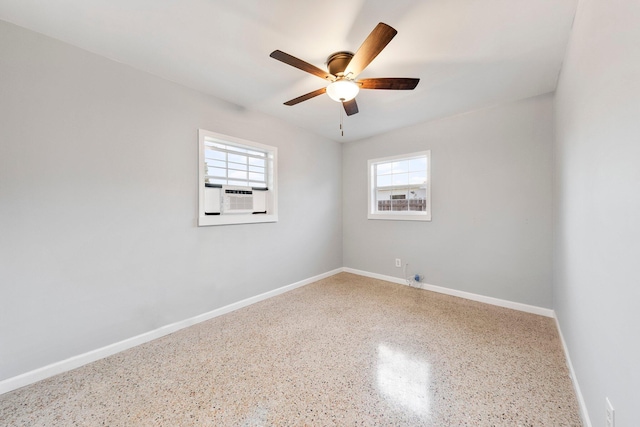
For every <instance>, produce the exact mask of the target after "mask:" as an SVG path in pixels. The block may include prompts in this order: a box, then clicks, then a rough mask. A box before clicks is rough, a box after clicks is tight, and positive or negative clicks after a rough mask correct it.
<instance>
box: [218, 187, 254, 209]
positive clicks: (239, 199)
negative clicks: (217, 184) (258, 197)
mask: <svg viewBox="0 0 640 427" xmlns="http://www.w3.org/2000/svg"><path fill="white" fill-rule="evenodd" d="M221 210H222V214H223V215H225V214H252V213H253V212H254V211H253V190H252V189H251V187H238V186H226V185H223V186H222V209H221Z"/></svg>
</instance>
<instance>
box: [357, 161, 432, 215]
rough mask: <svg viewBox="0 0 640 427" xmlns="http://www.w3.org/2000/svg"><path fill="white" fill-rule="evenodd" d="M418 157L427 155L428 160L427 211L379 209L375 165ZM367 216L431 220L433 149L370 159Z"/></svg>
mask: <svg viewBox="0 0 640 427" xmlns="http://www.w3.org/2000/svg"><path fill="white" fill-rule="evenodd" d="M416 157H426V160H427V177H426V178H427V180H426V183H425V187H426V195H425V199H426V210H425V211H378V208H377V203H376V202H377V199H376V197H375V192H376V190H377V187H376V177H375V167H374V166H375V165H377V164H379V163H388V162H391V161H396V160H409V159H414V158H416ZM367 177H368V180H367V186H368V192H367V194H368V196H367V218H368V219H382V220H395V221H431V150H426V151H419V152H416V153H410V154H400V155H397V156H390V157H383V158H379V159H370V160H369V161H368V162H367Z"/></svg>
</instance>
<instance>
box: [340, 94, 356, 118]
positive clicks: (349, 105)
mask: <svg viewBox="0 0 640 427" xmlns="http://www.w3.org/2000/svg"><path fill="white" fill-rule="evenodd" d="M342 106H343V107H344V111H345V113H347V116H353V115H354V114H356V113H357V112H358V104H356V99H355V98H353V99H352V100H351V101H344V102H343V103H342Z"/></svg>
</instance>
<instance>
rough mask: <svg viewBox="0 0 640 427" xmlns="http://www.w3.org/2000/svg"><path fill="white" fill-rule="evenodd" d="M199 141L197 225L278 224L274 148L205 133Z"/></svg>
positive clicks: (275, 154)
mask: <svg viewBox="0 0 640 427" xmlns="http://www.w3.org/2000/svg"><path fill="white" fill-rule="evenodd" d="M198 139H199V154H200V155H199V159H200V160H199V165H200V172H199V180H198V186H199V215H198V225H200V226H203V225H224V224H246V223H256V222H275V221H277V220H278V216H277V197H276V195H277V191H276V187H277V181H276V165H277V159H276V158H277V148H275V147H271V146H268V145H264V144H259V143H257V142H252V141H246V140H242V139H239V138H235V137H231V136H228V135H222V134H218V133H214V132H209V131H207V130H204V129H200V130H199V131H198Z"/></svg>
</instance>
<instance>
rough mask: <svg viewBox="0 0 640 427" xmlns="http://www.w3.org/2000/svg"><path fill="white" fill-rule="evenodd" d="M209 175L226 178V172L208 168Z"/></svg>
mask: <svg viewBox="0 0 640 427" xmlns="http://www.w3.org/2000/svg"><path fill="white" fill-rule="evenodd" d="M209 175H213V176H222V177H226V176H227V170H226V169H221V168H209Z"/></svg>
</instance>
